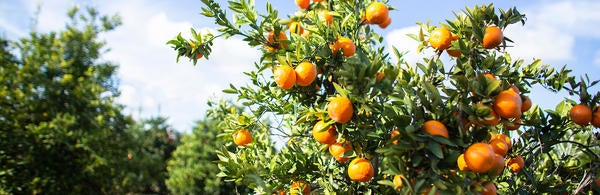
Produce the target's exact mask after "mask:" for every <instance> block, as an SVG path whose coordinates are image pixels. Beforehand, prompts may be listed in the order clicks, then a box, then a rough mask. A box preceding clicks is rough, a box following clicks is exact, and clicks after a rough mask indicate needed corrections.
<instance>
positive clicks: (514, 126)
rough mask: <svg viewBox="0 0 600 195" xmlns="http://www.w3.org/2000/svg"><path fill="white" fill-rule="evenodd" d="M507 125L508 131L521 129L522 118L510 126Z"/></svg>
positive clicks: (516, 119)
mask: <svg viewBox="0 0 600 195" xmlns="http://www.w3.org/2000/svg"><path fill="white" fill-rule="evenodd" d="M505 125H506V129H508V130H511V131H514V130H517V129H519V127H521V118H515V120H513V121H512V122H511V123H510V124H505Z"/></svg>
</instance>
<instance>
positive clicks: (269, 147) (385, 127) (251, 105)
mask: <svg viewBox="0 0 600 195" xmlns="http://www.w3.org/2000/svg"><path fill="white" fill-rule="evenodd" d="M202 2H203V3H204V4H205V7H204V8H202V14H203V15H204V16H206V17H208V18H212V19H214V21H215V23H216V24H217V25H219V26H221V28H219V29H218V35H213V34H210V33H205V34H202V33H197V32H195V31H194V30H193V29H192V36H193V37H191V38H190V39H186V38H183V37H182V36H181V35H178V36H177V37H176V38H175V39H173V40H171V41H169V42H168V44H170V45H172V47H173V48H174V49H175V50H176V51H177V52H178V56H177V59H179V58H180V57H188V58H190V59H191V60H193V62H194V63H196V62H197V61H198V60H204V59H203V57H204V58H206V59H208V57H209V56H210V52H211V46H212V44H213V40H214V39H215V38H217V37H225V38H228V37H232V36H239V37H242V38H243V39H244V40H245V41H246V42H247V43H248V45H250V46H252V47H256V48H259V49H261V51H263V52H262V55H261V57H260V60H259V61H258V62H256V63H254V66H255V69H254V70H252V71H250V72H246V73H245V74H246V75H247V76H248V78H249V79H250V82H249V84H248V85H246V86H234V85H230V87H229V88H227V89H225V90H224V91H223V92H225V93H228V94H235V95H236V96H237V98H238V101H239V102H241V104H242V105H244V106H245V107H246V109H245V110H244V112H237V111H235V110H234V109H231V106H228V105H223V104H220V105H213V106H212V109H211V110H210V111H209V115H215V116H220V117H213V118H220V119H222V120H220V122H219V127H220V128H221V129H222V134H221V137H222V138H223V139H226V140H229V141H228V143H229V145H233V144H234V141H233V140H232V139H233V138H232V136H234V135H236V134H237V133H238V132H240V131H241V130H248V132H249V133H250V136H251V137H252V138H251V142H250V143H249V144H247V145H246V143H244V144H241V145H239V146H238V147H236V149H235V150H227V149H226V147H223V148H222V149H221V150H219V151H218V156H219V161H218V164H219V169H220V171H221V172H220V173H219V176H221V177H225V178H226V179H227V181H235V182H238V183H243V184H245V185H247V186H249V187H250V188H252V189H253V190H254V191H255V192H256V193H259V194H264V193H275V192H278V193H290V194H299V193H303V194H307V193H317V194H321V193H325V194H329V193H340V194H356V193H373V194H381V193H383V194H389V193H402V194H416V193H419V194H420V193H428V194H436V193H441V194H472V193H483V194H495V193H496V192H500V193H502V194H505V193H506V194H516V193H521V194H523V193H552V194H555V193H579V192H590V191H593V190H596V192H597V190H598V186H597V184H595V183H597V182H594V181H598V174H599V173H598V172H597V170H598V167H599V165H600V157H599V154H600V151H599V147H598V135H597V134H596V135H594V130H593V128H594V127H593V125H596V127H598V125H597V124H598V122H595V123H594V121H597V120H598V119H597V118H598V117H599V116H600V114H598V113H600V112H598V110H599V109H598V107H599V106H600V105H599V104H598V103H599V100H600V93H598V92H597V91H598V90H597V89H596V92H595V94H593V93H590V92H589V91H592V90H591V89H593V88H592V87H593V86H594V85H595V84H596V83H597V81H590V79H588V78H587V76H585V77H581V78H580V79H577V78H576V77H574V76H571V75H569V73H570V72H571V71H570V70H568V69H567V68H566V67H563V68H561V69H554V68H552V67H551V66H548V65H542V63H541V60H535V61H533V62H532V63H526V62H524V61H523V60H520V59H513V58H511V56H510V54H509V53H507V52H506V50H505V49H506V47H509V46H510V47H513V46H515V47H518V44H515V43H513V41H511V39H510V38H509V37H505V36H504V35H503V31H504V30H505V29H506V27H507V26H509V25H513V24H515V23H523V24H524V23H525V16H524V15H523V14H521V13H519V12H518V11H517V10H516V9H508V10H501V9H495V8H494V6H493V5H486V6H475V7H473V8H466V9H465V10H464V11H463V12H461V13H460V14H456V18H454V19H451V20H446V21H445V22H443V23H442V24H439V25H431V24H429V23H418V24H419V25H420V27H421V28H420V29H421V30H420V31H419V32H418V34H414V35H410V36H411V37H412V38H414V39H415V40H416V41H419V42H420V43H421V45H420V46H419V47H418V51H419V52H421V51H423V50H433V51H434V54H433V55H426V54H424V53H422V60H420V61H419V62H417V63H416V64H408V63H406V62H405V61H404V60H403V57H402V54H403V53H402V52H400V51H398V50H396V49H395V48H393V49H392V50H391V51H392V54H393V55H396V57H397V59H398V60H397V61H395V62H394V61H392V59H391V57H390V54H388V53H386V52H387V51H388V50H386V49H385V45H384V44H383V38H382V37H381V36H379V35H378V34H377V33H375V32H374V29H376V28H385V27H387V25H389V23H390V22H391V20H392V19H391V18H390V17H389V11H393V10H394V8H393V7H390V6H389V5H388V4H387V1H383V2H377V1H373V0H369V1H357V0H328V1H313V2H309V3H308V6H306V4H307V2H308V0H306V1H296V2H300V3H298V5H301V6H300V7H301V8H299V10H298V11H297V12H296V13H294V14H293V15H291V16H287V17H283V18H280V16H279V15H278V12H277V10H276V9H274V8H273V7H272V6H271V5H270V4H269V3H267V4H266V13H261V14H259V13H257V11H256V9H255V8H254V4H253V1H250V0H232V1H228V5H227V6H228V9H229V10H230V11H231V13H226V11H225V10H224V9H223V7H222V6H223V5H221V4H219V3H216V2H214V1H212V0H202ZM228 14H230V15H228ZM229 16H231V17H232V18H233V19H232V20H230V19H228V17H229ZM445 50H446V51H447V53H446V52H444V51H445ZM442 55H450V56H452V58H451V59H452V61H448V62H444V61H442V60H440V56H442ZM307 63H308V64H307ZM298 69H300V70H298ZM315 71H316V74H314V72H315ZM534 85H538V86H541V87H543V88H545V89H547V90H550V91H553V92H559V91H566V92H568V93H569V94H570V95H571V97H572V98H575V99H567V98H565V99H564V100H563V101H561V102H557V106H556V108H555V109H547V110H543V109H541V108H539V107H537V106H532V105H535V104H532V102H534V103H535V102H536V100H535V99H530V96H529V95H530V94H529V93H530V91H531V88H532V87H533V86H534ZM531 97H532V98H534V97H535V96H534V95H531ZM576 104H582V105H583V107H585V108H587V109H579V108H578V109H573V110H574V111H571V108H572V107H573V106H574V105H576ZM269 121H270V122H269ZM574 121H577V123H575V122H574ZM267 122H268V123H267ZM244 132H245V131H244ZM596 132H597V131H596ZM271 135H280V136H282V137H283V138H284V139H288V140H289V141H288V142H287V145H286V146H284V147H283V148H281V149H275V148H274V143H273V142H272V141H271V140H270V136H271ZM245 136H247V134H246V133H245ZM236 139H237V138H236ZM331 139H335V141H331ZM590 193H591V192H590Z"/></svg>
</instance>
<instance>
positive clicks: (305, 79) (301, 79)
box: [295, 62, 317, 87]
mask: <svg viewBox="0 0 600 195" xmlns="http://www.w3.org/2000/svg"><path fill="white" fill-rule="evenodd" d="M295 72H296V83H297V84H298V85H299V86H302V87H306V86H309V85H310V84H311V83H312V82H313V81H314V80H315V78H317V67H316V66H315V65H314V64H313V63H310V62H301V63H300V64H298V66H296V69H295Z"/></svg>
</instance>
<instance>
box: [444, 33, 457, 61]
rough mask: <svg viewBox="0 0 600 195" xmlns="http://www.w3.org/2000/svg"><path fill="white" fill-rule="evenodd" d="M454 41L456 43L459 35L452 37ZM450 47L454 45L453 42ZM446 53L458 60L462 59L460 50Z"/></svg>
mask: <svg viewBox="0 0 600 195" xmlns="http://www.w3.org/2000/svg"><path fill="white" fill-rule="evenodd" d="M450 38H451V39H452V41H456V40H458V35H456V34H452V37H450ZM450 45H452V42H450ZM446 53H448V55H450V56H452V57H455V58H458V57H460V50H446Z"/></svg>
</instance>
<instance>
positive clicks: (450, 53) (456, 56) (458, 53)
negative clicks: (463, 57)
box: [446, 50, 460, 58]
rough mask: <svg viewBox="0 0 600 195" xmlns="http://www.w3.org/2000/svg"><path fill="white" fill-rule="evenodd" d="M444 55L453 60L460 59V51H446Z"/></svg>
mask: <svg viewBox="0 0 600 195" xmlns="http://www.w3.org/2000/svg"><path fill="white" fill-rule="evenodd" d="M446 53H448V55H450V56H452V57H455V58H458V57H460V50H446Z"/></svg>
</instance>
